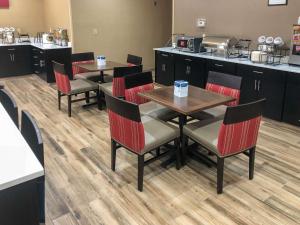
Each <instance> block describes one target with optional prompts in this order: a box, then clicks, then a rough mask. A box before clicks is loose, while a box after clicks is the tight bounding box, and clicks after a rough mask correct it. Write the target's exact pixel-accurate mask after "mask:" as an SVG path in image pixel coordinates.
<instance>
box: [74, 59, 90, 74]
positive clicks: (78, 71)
mask: <svg viewBox="0 0 300 225" xmlns="http://www.w3.org/2000/svg"><path fill="white" fill-rule="evenodd" d="M91 63H94V60H88V61H79V62H73V63H72V70H73V76H75V75H76V74H79V73H86V72H89V71H88V70H87V69H84V68H81V67H79V66H77V65H78V64H91Z"/></svg>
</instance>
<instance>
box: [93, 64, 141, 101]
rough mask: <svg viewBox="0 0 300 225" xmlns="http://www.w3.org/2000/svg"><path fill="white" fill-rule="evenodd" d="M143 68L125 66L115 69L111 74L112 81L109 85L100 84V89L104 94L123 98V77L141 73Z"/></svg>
mask: <svg viewBox="0 0 300 225" xmlns="http://www.w3.org/2000/svg"><path fill="white" fill-rule="evenodd" d="M142 70H143V66H142V65H139V66H126V67H115V68H114V74H113V81H112V82H110V83H103V84H100V85H99V86H100V89H101V91H103V92H104V93H107V94H110V95H113V96H115V97H118V98H124V97H125V83H124V82H125V80H124V77H125V76H127V75H130V74H135V73H141V72H142Z"/></svg>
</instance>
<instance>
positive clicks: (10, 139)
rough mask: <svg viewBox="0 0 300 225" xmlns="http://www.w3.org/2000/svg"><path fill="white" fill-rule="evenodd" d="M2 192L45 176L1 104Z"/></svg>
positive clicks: (0, 176)
mask: <svg viewBox="0 0 300 225" xmlns="http://www.w3.org/2000/svg"><path fill="white" fill-rule="evenodd" d="M0 124H1V126H0V137H1V142H0V191H2V190H5V189H8V188H11V187H14V186H17V185H19V184H22V183H25V182H28V181H30V180H33V179H36V178H38V177H41V176H43V175H44V169H43V167H42V165H41V164H40V162H39V161H38V159H37V158H36V156H35V155H34V153H33V151H32V150H31V148H30V147H29V145H28V144H27V142H26V141H25V139H24V138H23V136H22V134H21V132H20V131H19V129H18V128H17V127H16V126H15V124H14V123H13V121H12V120H11V118H10V117H9V115H8V113H7V112H6V110H5V109H4V107H3V106H2V104H1V103H0Z"/></svg>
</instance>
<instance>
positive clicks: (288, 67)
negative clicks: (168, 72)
mask: <svg viewBox="0 0 300 225" xmlns="http://www.w3.org/2000/svg"><path fill="white" fill-rule="evenodd" d="M154 50H155V51H161V52H167V53H173V54H180V55H186V56H192V57H198V58H203V59H211V60H219V61H224V62H231V63H237V64H244V65H248V66H256V67H261V68H268V69H273V70H280V71H286V72H292V73H300V67H297V66H291V65H289V64H280V65H276V66H273V65H266V64H261V63H253V62H251V61H250V60H245V59H230V58H224V57H219V56H213V55H210V54H205V53H189V52H183V51H179V50H177V49H174V48H171V47H165V48H155V49H154Z"/></svg>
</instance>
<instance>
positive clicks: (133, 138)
mask: <svg viewBox="0 0 300 225" xmlns="http://www.w3.org/2000/svg"><path fill="white" fill-rule="evenodd" d="M105 100H106V106H107V110H108V117H109V123H110V133H111V169H112V170H113V171H115V167H116V151H117V149H119V148H121V147H123V148H125V149H127V150H129V151H130V152H132V153H134V154H136V155H137V156H138V190H139V191H143V177H144V166H145V165H148V164H149V163H151V162H153V161H155V160H156V159H159V158H161V157H162V156H164V155H165V154H167V153H168V152H166V153H163V154H158V155H157V156H154V157H152V158H151V159H148V160H147V161H145V155H146V154H147V153H151V152H152V151H156V150H157V149H158V148H159V147H160V146H163V145H165V144H168V143H170V142H173V141H174V142H175V144H176V145H175V146H177V148H176V159H177V160H176V168H177V169H179V168H180V153H179V135H180V134H179V130H178V129H177V128H175V127H173V126H171V125H170V124H168V123H165V122H162V121H159V120H155V119H153V118H151V117H148V116H142V117H141V115H140V111H139V107H138V105H136V104H133V103H130V102H127V101H124V100H122V99H120V98H116V97H113V96H111V95H107V94H106V95H105ZM151 155H152V154H151Z"/></svg>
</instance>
